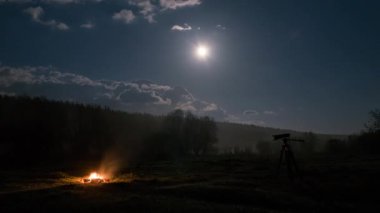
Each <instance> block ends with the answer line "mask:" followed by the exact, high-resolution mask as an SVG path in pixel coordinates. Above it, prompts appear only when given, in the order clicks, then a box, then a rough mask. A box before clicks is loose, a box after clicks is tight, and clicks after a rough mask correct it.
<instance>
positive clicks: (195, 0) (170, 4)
mask: <svg viewBox="0 0 380 213" xmlns="http://www.w3.org/2000/svg"><path fill="white" fill-rule="evenodd" d="M200 4H201V1H200V0H160V6H161V7H162V9H164V10H165V9H171V10H175V9H178V8H182V7H190V6H196V5H200Z"/></svg>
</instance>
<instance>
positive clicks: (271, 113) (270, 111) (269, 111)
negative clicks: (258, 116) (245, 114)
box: [263, 110, 277, 115]
mask: <svg viewBox="0 0 380 213" xmlns="http://www.w3.org/2000/svg"><path fill="white" fill-rule="evenodd" d="M263 113H264V114H265V115H277V113H276V112H275V111H272V110H265V111H264V112H263Z"/></svg>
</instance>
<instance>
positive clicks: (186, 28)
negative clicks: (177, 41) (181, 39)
mask: <svg viewBox="0 0 380 213" xmlns="http://www.w3.org/2000/svg"><path fill="white" fill-rule="evenodd" d="M191 29H192V28H191V26H190V25H188V24H184V25H183V26H180V25H173V26H172V28H171V30H172V31H189V30H191Z"/></svg>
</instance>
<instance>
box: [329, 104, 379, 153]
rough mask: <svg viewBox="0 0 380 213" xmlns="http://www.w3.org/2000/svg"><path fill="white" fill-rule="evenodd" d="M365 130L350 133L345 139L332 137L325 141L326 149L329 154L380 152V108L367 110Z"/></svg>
mask: <svg viewBox="0 0 380 213" xmlns="http://www.w3.org/2000/svg"><path fill="white" fill-rule="evenodd" d="M369 117H370V118H369V121H368V122H367V123H366V124H365V125H364V127H365V130H364V131H362V132H361V133H360V134H358V135H350V136H349V137H348V138H347V140H337V139H333V140H330V141H328V142H327V144H326V151H327V152H329V153H331V154H371V155H379V154H380V110H379V109H375V110H372V111H370V112H369Z"/></svg>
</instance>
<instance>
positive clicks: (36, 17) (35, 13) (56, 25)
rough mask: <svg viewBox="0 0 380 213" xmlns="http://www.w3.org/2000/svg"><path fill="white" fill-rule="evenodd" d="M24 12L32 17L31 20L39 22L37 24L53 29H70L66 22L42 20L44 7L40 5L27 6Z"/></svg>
mask: <svg viewBox="0 0 380 213" xmlns="http://www.w3.org/2000/svg"><path fill="white" fill-rule="evenodd" d="M24 12H25V13H27V14H29V15H30V16H31V17H32V20H33V21H35V22H37V23H39V24H42V25H45V26H49V27H51V28H53V29H58V30H63V31H65V30H69V29H70V27H69V26H68V25H67V24H65V23H63V22H59V21H56V20H54V19H52V20H48V21H44V20H42V19H41V16H42V15H43V14H44V9H43V8H42V7H40V6H38V7H29V8H27V9H25V10H24Z"/></svg>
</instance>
